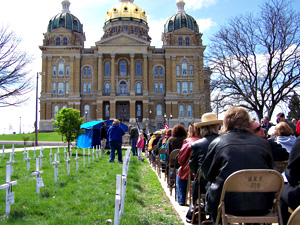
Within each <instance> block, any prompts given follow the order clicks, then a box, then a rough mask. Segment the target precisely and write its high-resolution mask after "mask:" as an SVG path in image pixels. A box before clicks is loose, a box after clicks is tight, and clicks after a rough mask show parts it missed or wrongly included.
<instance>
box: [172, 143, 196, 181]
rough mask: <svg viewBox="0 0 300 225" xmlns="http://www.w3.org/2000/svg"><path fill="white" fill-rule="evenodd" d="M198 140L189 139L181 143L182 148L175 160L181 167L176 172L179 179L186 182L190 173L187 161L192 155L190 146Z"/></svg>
mask: <svg viewBox="0 0 300 225" xmlns="http://www.w3.org/2000/svg"><path fill="white" fill-rule="evenodd" d="M198 139H199V137H190V138H186V139H185V140H184V141H183V144H182V147H181V149H180V151H179V155H178V158H177V160H178V162H179V164H180V165H181V167H180V168H179V170H178V176H179V177H180V178H181V179H184V180H187V179H188V177H189V172H190V168H189V160H190V157H191V154H192V151H191V145H192V143H194V142H195V141H197V140H198ZM194 177H195V176H192V179H193V178H194Z"/></svg>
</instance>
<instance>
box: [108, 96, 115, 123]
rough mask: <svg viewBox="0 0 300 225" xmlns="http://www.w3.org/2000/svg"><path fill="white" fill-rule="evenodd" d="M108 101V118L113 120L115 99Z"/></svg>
mask: <svg viewBox="0 0 300 225" xmlns="http://www.w3.org/2000/svg"><path fill="white" fill-rule="evenodd" d="M109 103H110V105H109V115H110V119H111V120H114V119H116V101H115V100H113V101H110V102H109Z"/></svg>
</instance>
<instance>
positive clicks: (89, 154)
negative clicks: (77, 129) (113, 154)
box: [88, 148, 91, 163]
mask: <svg viewBox="0 0 300 225" xmlns="http://www.w3.org/2000/svg"><path fill="white" fill-rule="evenodd" d="M90 156H91V153H90V148H88V159H89V163H90V162H91V159H90Z"/></svg>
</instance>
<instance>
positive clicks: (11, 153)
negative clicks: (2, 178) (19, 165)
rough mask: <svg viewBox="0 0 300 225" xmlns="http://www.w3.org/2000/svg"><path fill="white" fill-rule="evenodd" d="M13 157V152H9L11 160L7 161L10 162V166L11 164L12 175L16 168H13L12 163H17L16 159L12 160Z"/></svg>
mask: <svg viewBox="0 0 300 225" xmlns="http://www.w3.org/2000/svg"><path fill="white" fill-rule="evenodd" d="M12 158H13V152H10V153H9V161H7V162H6V163H9V166H10V170H9V171H10V175H12V173H13V172H14V168H13V166H12V164H13V163H15V161H14V160H12Z"/></svg>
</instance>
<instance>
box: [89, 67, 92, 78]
mask: <svg viewBox="0 0 300 225" xmlns="http://www.w3.org/2000/svg"><path fill="white" fill-rule="evenodd" d="M88 75H89V76H91V75H92V69H91V68H90V67H88Z"/></svg>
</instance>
